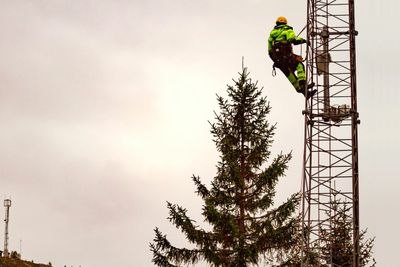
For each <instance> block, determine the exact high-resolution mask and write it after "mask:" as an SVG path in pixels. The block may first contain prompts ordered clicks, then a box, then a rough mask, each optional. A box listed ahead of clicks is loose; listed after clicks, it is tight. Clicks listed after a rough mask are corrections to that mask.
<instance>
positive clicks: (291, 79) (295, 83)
mask: <svg viewBox="0 0 400 267" xmlns="http://www.w3.org/2000/svg"><path fill="white" fill-rule="evenodd" d="M278 67H279V69H280V70H281V71H282V72H283V74H285V76H286V78H287V79H288V80H289V82H290V83H291V84H292V85H293V87H294V89H296V91H298V90H299V81H298V79H297V77H296V75H295V74H294V73H293V71H291V70H290V69H289V68H286V67H283V66H278Z"/></svg>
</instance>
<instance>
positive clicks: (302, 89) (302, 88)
mask: <svg viewBox="0 0 400 267" xmlns="http://www.w3.org/2000/svg"><path fill="white" fill-rule="evenodd" d="M299 85H300V90H298V91H297V92H299V93H302V94H303V95H304V96H306V87H307V90H308V89H311V88H313V87H314V85H315V83H313V82H312V83H310V84H308V85H307V86H306V81H305V80H301V81H299ZM316 92H317V89H314V90H308V92H307V99H309V98H310V97H312V96H313V95H315V93H316Z"/></svg>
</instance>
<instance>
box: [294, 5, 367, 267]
mask: <svg viewBox="0 0 400 267" xmlns="http://www.w3.org/2000/svg"><path fill="white" fill-rule="evenodd" d="M307 12H308V14H307V40H309V41H310V44H309V48H308V49H307V58H306V59H307V66H306V68H307V75H308V76H307V79H308V82H309V83H311V82H314V83H315V84H316V87H315V88H317V89H318V93H317V94H315V95H314V96H313V97H312V98H310V99H309V100H307V101H306V107H305V110H304V112H303V113H304V115H305V143H304V144H305V145H304V158H303V160H304V173H303V178H302V179H303V181H302V229H303V236H302V242H301V243H302V244H301V251H302V256H303V257H302V266H310V264H311V262H310V261H311V260H310V257H308V258H307V257H306V256H307V255H311V253H313V255H314V256H316V257H317V258H318V260H317V262H318V263H317V266H322V264H324V265H325V266H336V265H333V262H332V261H333V260H332V257H331V258H330V259H329V258H327V257H326V255H324V256H323V257H322V246H323V244H322V242H323V241H322V240H323V235H325V236H326V233H329V231H331V230H332V221H333V220H334V217H335V216H336V214H337V213H336V208H335V206H336V207H337V205H340V206H341V207H345V209H346V214H347V215H348V216H347V219H348V220H350V221H351V225H352V227H351V234H352V236H353V238H352V240H350V242H352V247H353V262H352V263H350V265H351V266H353V267H359V266H360V262H359V258H360V257H359V256H360V255H359V251H360V249H359V192H358V140H357V125H358V123H359V119H358V112H357V92H356V53H355V36H356V35H357V32H356V31H355V27H354V0H308V4H307ZM350 265H349V266H350ZM313 266H315V265H313ZM346 266H347V265H346Z"/></svg>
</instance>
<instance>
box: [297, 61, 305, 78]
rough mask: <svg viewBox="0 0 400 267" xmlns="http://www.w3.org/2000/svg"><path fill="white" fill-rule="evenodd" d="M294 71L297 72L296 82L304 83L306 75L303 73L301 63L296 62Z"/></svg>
mask: <svg viewBox="0 0 400 267" xmlns="http://www.w3.org/2000/svg"><path fill="white" fill-rule="evenodd" d="M296 71H297V78H298V80H299V81H305V80H306V73H305V71H304V64H303V63H302V62H297V66H296Z"/></svg>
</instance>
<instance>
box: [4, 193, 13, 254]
mask: <svg viewBox="0 0 400 267" xmlns="http://www.w3.org/2000/svg"><path fill="white" fill-rule="evenodd" d="M4 207H5V208H6V218H5V219H4V222H5V230H4V251H3V254H4V257H9V253H8V222H9V218H10V207H11V199H9V198H7V199H5V200H4Z"/></svg>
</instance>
